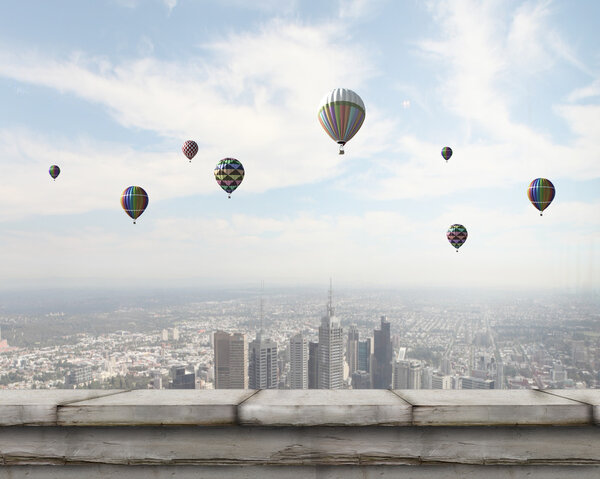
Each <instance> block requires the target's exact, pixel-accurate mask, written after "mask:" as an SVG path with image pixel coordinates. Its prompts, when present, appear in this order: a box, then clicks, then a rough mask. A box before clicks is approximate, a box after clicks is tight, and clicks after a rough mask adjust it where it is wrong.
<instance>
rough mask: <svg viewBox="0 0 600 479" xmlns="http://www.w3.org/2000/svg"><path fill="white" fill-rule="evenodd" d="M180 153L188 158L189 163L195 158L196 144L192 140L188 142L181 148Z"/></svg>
mask: <svg viewBox="0 0 600 479" xmlns="http://www.w3.org/2000/svg"><path fill="white" fill-rule="evenodd" d="M181 151H183V154H184V155H185V156H186V157H187V158H188V160H190V163H191V162H192V158H193V157H194V156H196V153H198V143H196V142H195V141H194V140H188V141H186V142H185V143H184V144H183V146H182V147H181Z"/></svg>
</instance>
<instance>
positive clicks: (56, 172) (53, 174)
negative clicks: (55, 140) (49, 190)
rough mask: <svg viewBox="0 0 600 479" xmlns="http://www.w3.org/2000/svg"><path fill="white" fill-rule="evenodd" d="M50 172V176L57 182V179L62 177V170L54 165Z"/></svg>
mask: <svg viewBox="0 0 600 479" xmlns="http://www.w3.org/2000/svg"><path fill="white" fill-rule="evenodd" d="M48 172H49V173H50V176H51V177H52V178H53V179H54V181H56V177H57V176H58V175H60V168H59V167H58V166H56V165H52V166H51V167H50V169H49V170H48Z"/></svg>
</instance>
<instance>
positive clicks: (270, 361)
mask: <svg viewBox="0 0 600 479" xmlns="http://www.w3.org/2000/svg"><path fill="white" fill-rule="evenodd" d="M248 356H249V357H248V376H249V381H248V385H249V387H250V389H277V385H278V380H277V343H276V342H274V341H271V340H270V339H263V337H262V333H258V334H257V335H256V339H255V340H254V341H252V342H251V343H250V349H249V355H248Z"/></svg>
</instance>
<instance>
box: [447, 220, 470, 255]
mask: <svg viewBox="0 0 600 479" xmlns="http://www.w3.org/2000/svg"><path fill="white" fill-rule="evenodd" d="M467 236H469V234H468V233H467V228H465V227H464V226H463V225H459V224H458V223H456V224H453V225H452V226H450V228H448V232H447V233H446V237H447V238H448V241H449V242H450V244H451V245H452V246H454V247H455V248H456V252H457V253H458V248H460V247H461V246H462V245H464V244H465V241H467Z"/></svg>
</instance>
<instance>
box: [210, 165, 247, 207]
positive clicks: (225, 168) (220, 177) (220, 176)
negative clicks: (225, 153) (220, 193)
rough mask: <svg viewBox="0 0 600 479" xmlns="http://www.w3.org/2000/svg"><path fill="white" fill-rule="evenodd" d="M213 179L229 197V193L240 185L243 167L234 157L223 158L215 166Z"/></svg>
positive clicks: (242, 177)
mask: <svg viewBox="0 0 600 479" xmlns="http://www.w3.org/2000/svg"><path fill="white" fill-rule="evenodd" d="M215 179H216V180H217V183H218V184H219V186H220V187H221V188H223V190H224V191H225V192H226V193H227V194H228V196H229V198H231V193H233V192H234V191H235V189H236V188H237V187H238V186H240V184H241V183H242V180H243V179H244V167H243V166H242V163H241V162H240V161H239V160H236V159H235V158H223V159H222V160H221V161H219V162H218V163H217V166H215Z"/></svg>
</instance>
